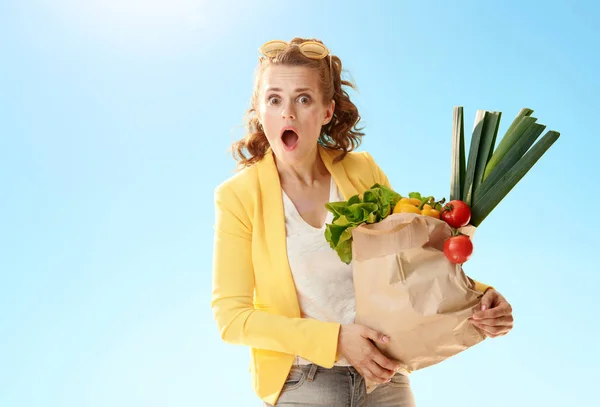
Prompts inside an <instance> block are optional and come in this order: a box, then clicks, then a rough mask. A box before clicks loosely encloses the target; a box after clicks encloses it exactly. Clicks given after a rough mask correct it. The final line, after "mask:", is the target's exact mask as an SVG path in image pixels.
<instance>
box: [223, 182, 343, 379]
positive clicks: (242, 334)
mask: <svg viewBox="0 0 600 407" xmlns="http://www.w3.org/2000/svg"><path fill="white" fill-rule="evenodd" d="M215 208H216V212H215V214H216V219H215V222H216V223H215V235H214V253H213V290H212V309H213V314H214V317H215V320H216V322H217V326H218V328H219V331H220V333H221V338H222V339H223V340H224V341H225V342H228V343H232V344H241V345H247V346H250V347H253V348H257V349H265V350H271V351H277V352H283V353H288V354H292V355H299V356H300V357H302V358H304V359H307V360H310V361H311V362H313V363H315V364H317V365H320V366H324V367H331V366H333V364H334V363H335V359H336V351H337V344H338V335H339V330H340V324H338V323H329V322H322V321H317V320H314V319H305V318H290V317H287V316H284V315H277V314H271V313H268V312H266V311H262V310H257V309H255V308H254V305H253V295H254V268H253V262H252V247H251V238H252V226H251V222H250V219H249V218H248V215H247V214H246V211H245V209H244V206H243V204H242V201H241V200H240V199H239V198H238V197H237V196H236V194H235V192H234V191H233V190H231V189H230V188H227V187H220V188H217V190H216V191H215Z"/></svg>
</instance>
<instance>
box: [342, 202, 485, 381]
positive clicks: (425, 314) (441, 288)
mask: <svg viewBox="0 0 600 407" xmlns="http://www.w3.org/2000/svg"><path fill="white" fill-rule="evenodd" d="M473 232H474V228H470V229H469V230H465V232H464V233H465V234H469V235H472V234H473ZM451 234H452V230H451V228H450V226H448V224H447V223H446V222H444V221H442V220H439V219H435V218H431V217H426V216H421V215H418V214H412V213H398V214H392V215H390V216H388V217H387V218H386V219H384V220H383V221H381V222H379V223H375V224H363V225H361V226H359V227H357V228H355V229H354V230H353V231H352V239H353V243H352V257H353V273H354V287H355V295H356V323H358V324H362V325H365V326H368V327H370V328H372V329H375V330H378V331H379V332H381V333H384V334H386V335H389V337H390V342H389V343H387V344H378V345H377V347H378V348H379V349H380V350H381V351H382V352H383V353H384V354H385V355H387V356H389V357H391V358H393V359H396V360H398V361H400V362H401V364H402V368H401V369H400V372H402V373H405V374H406V373H409V372H411V371H415V370H418V369H423V368H425V367H428V366H431V365H434V364H436V363H439V362H442V361H443V360H445V359H447V358H449V357H451V356H454V355H456V354H457V353H459V352H462V351H464V350H465V349H467V348H469V347H471V346H473V345H476V344H477V343H479V342H481V341H482V340H484V339H485V336H484V335H483V333H482V332H481V331H480V330H479V329H478V328H476V327H474V326H473V325H471V324H470V323H469V322H468V320H467V318H468V317H470V316H471V315H472V314H473V312H474V311H475V308H476V307H477V305H478V304H479V301H480V299H481V296H482V294H483V293H481V292H480V291H477V290H475V284H474V282H473V281H472V280H471V279H470V278H468V277H467V276H466V275H465V273H464V272H463V269H462V267H461V266H460V265H454V264H452V263H450V262H449V261H448V260H447V259H446V257H445V255H444V251H443V247H444V240H445V239H446V238H448V237H450V236H451ZM375 387H376V385H375V384H374V383H368V385H367V390H368V391H369V392H370V391H372V390H373V389H374V388H375Z"/></svg>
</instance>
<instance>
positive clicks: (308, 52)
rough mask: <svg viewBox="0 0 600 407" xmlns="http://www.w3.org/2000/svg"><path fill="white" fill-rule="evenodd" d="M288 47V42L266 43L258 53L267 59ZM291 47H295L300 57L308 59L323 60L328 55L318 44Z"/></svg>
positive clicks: (309, 42)
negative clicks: (300, 54)
mask: <svg viewBox="0 0 600 407" xmlns="http://www.w3.org/2000/svg"><path fill="white" fill-rule="evenodd" d="M289 45H290V44H289V43H288V42H286V41H281V40H273V41H268V42H265V43H264V44H263V45H262V46H261V47H260V52H261V53H262V54H263V55H264V56H266V57H268V58H273V57H275V56H277V54H279V53H280V52H282V51H284V50H285V49H286V48H287V47H288V46H289ZM292 45H295V46H297V47H298V49H299V50H300V52H301V53H302V55H304V56H305V57H307V58H310V59H323V58H325V57H326V56H327V55H329V50H328V49H327V47H326V46H325V45H323V44H321V43H320V42H316V41H305V42H302V43H300V44H292Z"/></svg>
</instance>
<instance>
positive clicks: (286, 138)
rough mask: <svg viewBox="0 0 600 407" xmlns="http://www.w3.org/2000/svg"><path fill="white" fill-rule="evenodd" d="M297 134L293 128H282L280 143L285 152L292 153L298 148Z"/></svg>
mask: <svg viewBox="0 0 600 407" xmlns="http://www.w3.org/2000/svg"><path fill="white" fill-rule="evenodd" d="M298 140H299V137H298V132H297V130H296V129H295V128H293V127H284V128H283V129H282V133H281V142H282V144H283V148H284V149H285V150H286V151H292V150H294V149H295V148H296V147H297V146H298Z"/></svg>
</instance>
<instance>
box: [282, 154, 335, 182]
mask: <svg viewBox="0 0 600 407" xmlns="http://www.w3.org/2000/svg"><path fill="white" fill-rule="evenodd" d="M275 164H276V166H277V171H278V172H279V179H280V180H281V184H282V185H284V184H295V185H299V186H313V185H314V184H316V183H318V182H320V181H322V180H323V179H324V178H325V177H327V176H328V175H329V172H328V171H327V167H326V166H325V164H324V163H323V160H322V159H321V156H320V154H319V151H318V149H315V153H314V155H313V154H311V155H310V156H308V157H307V158H306V159H305V160H303V161H300V162H297V163H294V164H292V165H289V164H286V163H284V162H282V161H280V160H277V158H275Z"/></svg>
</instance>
